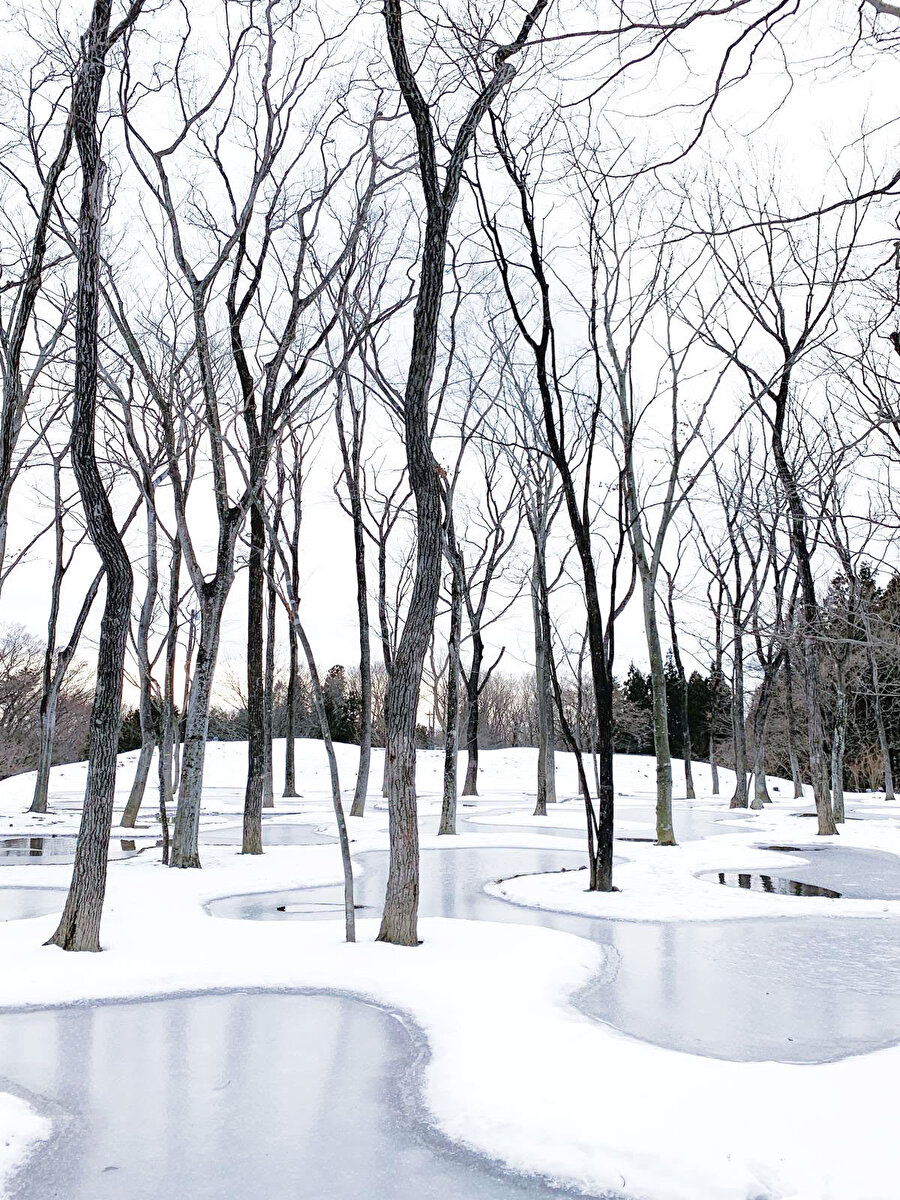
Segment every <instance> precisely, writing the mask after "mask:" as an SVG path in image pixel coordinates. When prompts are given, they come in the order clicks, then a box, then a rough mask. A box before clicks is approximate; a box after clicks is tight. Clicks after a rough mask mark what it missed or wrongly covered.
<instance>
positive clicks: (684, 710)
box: [669, 583, 697, 800]
mask: <svg viewBox="0 0 900 1200" xmlns="http://www.w3.org/2000/svg"><path fill="white" fill-rule="evenodd" d="M669 629H670V631H671V634H672V657H673V659H674V660H675V670H676V671H677V673H678V690H679V692H680V693H681V741H682V744H683V755H684V788H685V796H686V798H687V799H688V800H695V799H696V798H697V794H696V792H695V791H694V772H693V769H692V762H691V722H690V716H689V713H688V681H687V675H686V674H685V671H684V663H683V662H682V661H681V647H680V646H679V644H678V627H677V625H676V624H675V604H674V596H673V591H672V584H671V583H670V585H669Z"/></svg>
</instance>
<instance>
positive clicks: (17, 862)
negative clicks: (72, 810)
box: [0, 833, 154, 867]
mask: <svg viewBox="0 0 900 1200" xmlns="http://www.w3.org/2000/svg"><path fill="white" fill-rule="evenodd" d="M77 841H78V839H77V838H76V837H75V836H74V835H71V834H60V833H51V834H44V835H43V836H42V837H4V838H0V864H4V863H6V864H8V865H10V866H17V867H18V866H24V865H25V864H27V863H33V864H37V865H40V864H41V863H47V864H52V865H54V866H65V865H66V864H67V863H73V862H74V861H75V844H76V842H77ZM153 844H154V842H153V841H152V840H147V839H146V838H145V839H143V840H140V841H136V840H135V839H133V838H112V839H110V843H109V857H110V858H111V859H114V858H131V857H132V855H134V854H137V853H138V852H139V851H140V850H146V849H148V848H149V847H151V846H153Z"/></svg>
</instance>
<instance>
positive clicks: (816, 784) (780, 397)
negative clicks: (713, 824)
mask: <svg viewBox="0 0 900 1200" xmlns="http://www.w3.org/2000/svg"><path fill="white" fill-rule="evenodd" d="M789 395H790V378H789V373H787V372H785V374H784V376H783V378H782V381H781V386H780V388H779V391H778V393H777V394H776V396H775V397H774V399H775V406H776V407H775V419H774V421H773V423H772V450H773V452H774V455H775V462H776V465H777V467H778V475H779V478H780V480H781V485H782V487H783V488H784V491H785V495H786V497H787V501H788V506H789V509H790V514H791V522H790V528H791V546H792V547H793V550H794V554H795V556H796V559H797V571H798V574H799V576H800V588H801V593H802V596H803V673H804V679H805V682H806V724H807V737H808V741H809V767H810V774H811V775H812V784H813V794H814V796H815V800H816V814H817V816H818V823H819V828H818V833H819V836H820V837H827V836H830V835H832V834H836V833H837V826H836V825H835V823H834V814H833V812H832V808H831V792H830V789H829V786H828V783H829V780H828V763H827V761H826V757H825V730H824V726H823V722H822V684H821V680H820V678H819V651H818V646H817V642H816V637H817V633H818V623H819V605H818V601H817V600H816V586H815V582H814V580H813V573H812V565H811V562H810V557H809V546H808V544H807V541H806V514H805V512H804V509H803V500H802V498H801V496H800V492H799V490H798V488H797V481H796V480H795V478H794V474H793V472H792V470H791V468H790V466H789V465H788V461H787V457H786V455H785V452H784V441H783V430H784V419H785V413H786V408H787V403H788V397H789Z"/></svg>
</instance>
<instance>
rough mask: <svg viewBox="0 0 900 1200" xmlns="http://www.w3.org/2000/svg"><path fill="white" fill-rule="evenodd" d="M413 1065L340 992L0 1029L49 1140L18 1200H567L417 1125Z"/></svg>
mask: <svg viewBox="0 0 900 1200" xmlns="http://www.w3.org/2000/svg"><path fill="white" fill-rule="evenodd" d="M417 1059H418V1055H417V1052H416V1047H415V1045H414V1044H413V1043H412V1042H411V1039H410V1036H409V1033H408V1032H407V1030H406V1028H405V1027H404V1026H403V1025H402V1024H401V1023H400V1022H399V1021H398V1020H396V1019H395V1018H393V1017H392V1016H391V1015H390V1014H388V1013H385V1012H383V1011H381V1010H380V1009H376V1008H374V1007H372V1006H371V1005H368V1004H364V1003H362V1002H361V1001H359V1000H354V999H351V998H349V997H345V996H330V995H285V994H284V993H277V994H265V993H263V994H247V993H240V994H234V995H207V996H194V997H180V998H177V999H169V1000H154V1001H143V1002H137V1003H130V1004H105V1005H99V1006H93V1007H82V1006H79V1007H75V1008H63V1009H55V1010H49V1011H43V1012H29V1013H16V1014H10V1015H7V1016H4V1017H0V1060H2V1062H3V1071H4V1074H5V1075H6V1076H7V1077H8V1078H9V1079H11V1080H12V1081H13V1083H14V1084H15V1085H16V1086H17V1087H19V1088H24V1089H26V1090H27V1091H28V1092H29V1093H30V1094H31V1095H32V1096H35V1097H41V1098H43V1101H44V1103H45V1104H46V1105H47V1106H48V1107H49V1108H50V1109H51V1111H52V1114H53V1116H54V1117H55V1121H54V1132H53V1135H52V1138H51V1141H50V1143H49V1144H47V1145H45V1146H42V1147H40V1148H39V1149H38V1151H37V1153H36V1154H35V1155H34V1156H33V1157H32V1158H31V1159H30V1160H29V1162H28V1163H27V1164H26V1165H25V1167H24V1168H23V1169H22V1171H21V1172H20V1173H19V1175H18V1176H17V1177H16V1178H14V1179H13V1181H12V1187H11V1190H10V1195H11V1197H12V1198H13V1200H49V1197H65V1200H169V1197H176V1196H177V1197H185V1198H189V1200H326V1198H327V1200H360V1197H372V1198H373V1200H374V1198H376V1197H377V1200H425V1198H426V1197H441V1198H442V1200H464V1198H465V1200H561V1198H562V1197H565V1196H569V1195H571V1193H569V1192H565V1191H562V1192H560V1191H558V1190H553V1189H551V1188H550V1187H549V1186H548V1185H547V1184H545V1183H544V1182H542V1181H540V1180H537V1179H534V1178H530V1177H522V1176H516V1175H511V1174H509V1173H505V1172H503V1171H501V1170H500V1169H498V1168H495V1167H494V1166H493V1165H492V1164H491V1163H490V1162H489V1161H487V1160H485V1159H481V1158H479V1157H478V1156H476V1155H474V1154H472V1153H469V1152H467V1151H466V1150H464V1149H463V1148H461V1147H458V1146H454V1145H452V1144H450V1143H449V1142H447V1141H446V1140H445V1139H444V1138H441V1137H439V1136H438V1135H437V1134H435V1133H433V1132H432V1131H431V1130H430V1129H429V1128H428V1127H427V1126H426V1125H425V1123H424V1121H423V1119H422V1116H421V1109H420V1107H419V1100H418V1094H417V1083H418V1079H419V1073H418V1062H417ZM39 1103H40V1102H39Z"/></svg>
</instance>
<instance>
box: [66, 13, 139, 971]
mask: <svg viewBox="0 0 900 1200" xmlns="http://www.w3.org/2000/svg"><path fill="white" fill-rule="evenodd" d="M110 9H111V3H110V0H96V2H95V4H94V9H93V13H92V16H91V23H90V25H89V27H88V29H87V32H86V33H85V35H84V37H83V39H82V43H81V53H82V59H81V62H80V64H79V67H78V73H77V76H76V79H75V84H74V87H73V91H72V127H73V136H74V139H75V143H76V145H77V147H78V154H79V158H80V160H81V173H82V179H81V209H80V213H79V223H78V230H79V242H78V283H77V293H76V300H75V385H74V397H73V407H72V466H73V469H74V471H75V478H76V480H77V483H78V490H79V492H80V494H81V500H82V505H83V508H84V514H85V520H86V522H87V527H88V532H89V534H90V537H91V540H92V541H93V543H94V546H95V548H96V550H97V553H98V554H99V556H100V560H101V562H102V563H103V567H104V570H105V572H106V602H105V605H104V609H103V618H102V621H101V624H100V642H99V645H98V648H97V688H96V692H95V695H94V704H93V708H92V710H91V731H90V741H89V748H88V777H87V788H86V790H85V797H84V810H83V812H82V817H81V826H80V828H79V830H78V842H77V845H76V848H75V865H74V867H73V870H72V881H71V884H70V886H69V893H68V895H67V897H66V903H65V907H64V909H63V913H62V917H61V919H60V922H59V925H58V927H57V929H56V931H55V933H54V934H53V936H52V937H51V938H50V942H51V943H53V944H55V945H57V946H60V947H62V949H64V950H88V951H98V950H99V949H100V917H101V914H102V911H103V900H104V897H105V894H106V867H107V856H108V854H109V835H110V830H111V828H112V814H113V799H114V796H115V786H116V752H117V749H118V741H119V729H120V726H121V723H122V677H123V673H124V667H125V649H126V642H127V637H128V616H129V611H130V608H131V591H132V574H131V562H130V561H129V558H128V553H127V551H126V549H125V544H124V542H123V540H122V537H121V535H120V533H119V530H118V528H117V526H116V522H115V518H114V517H113V511H112V507H111V505H110V502H109V497H108V496H107V494H106V488H105V487H104V485H103V480H102V478H101V475H100V471H99V469H98V466H97V458H96V450H95V445H94V436H95V421H96V408H97V374H98V330H97V314H98V302H99V295H100V280H99V274H100V237H101V223H102V216H103V197H102V192H103V175H104V170H103V164H102V162H101V158H100V141H99V137H98V134H97V112H98V109H99V105H100V92H101V89H102V86H103V78H104V74H105V60H106V54H107V51H108V49H109V21H110ZM138 11H139V5H137V6H135V7H134V9H133V15H132V17H131V19H132V20H133V19H134V17H136V16H137V12H138Z"/></svg>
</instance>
